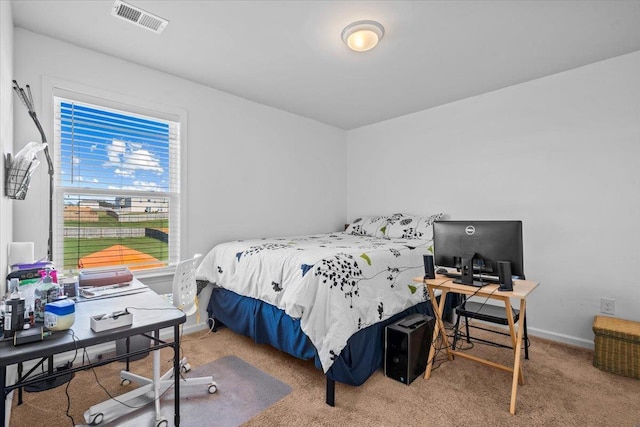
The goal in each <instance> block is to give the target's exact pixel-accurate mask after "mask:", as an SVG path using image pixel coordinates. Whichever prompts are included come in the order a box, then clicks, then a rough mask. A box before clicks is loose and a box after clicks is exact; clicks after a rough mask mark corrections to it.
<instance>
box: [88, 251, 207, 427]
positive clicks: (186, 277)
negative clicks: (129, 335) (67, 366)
mask: <svg viewBox="0 0 640 427" xmlns="http://www.w3.org/2000/svg"><path fill="white" fill-rule="evenodd" d="M199 258H200V255H199V254H198V255H196V256H195V257H193V258H191V259H188V260H185V261H181V262H180V263H178V265H177V266H176V270H175V274H174V276H173V285H172V289H173V293H172V294H167V295H165V297H167V299H168V300H170V301H172V304H173V305H174V306H175V307H177V308H179V309H180V310H182V311H183V312H184V313H185V314H186V315H187V317H188V316H192V315H193V314H195V313H196V312H197V311H198V305H197V284H196V278H195V270H196V265H197V264H198V260H199ZM157 334H158V331H156V332H155V335H154V338H155V339H159V336H157ZM190 370H191V367H190V365H189V363H187V359H186V357H185V358H182V360H180V371H181V372H183V373H186V372H189V371H190ZM120 378H121V382H120V383H121V384H122V385H125V384H129V383H130V382H131V381H133V382H136V383H138V384H140V387H138V388H136V389H135V390H132V391H130V392H128V393H125V394H122V395H120V396H118V397H116V398H115V399H109V400H107V401H105V402H102V403H99V404H97V405H94V406H92V407H91V408H89V410H87V411H86V412H85V414H84V418H85V421H86V422H87V423H88V424H90V425H98V424H101V423H102V422H108V421H111V420H113V419H116V418H118V417H120V416H122V415H124V414H126V413H129V412H131V411H132V410H134V409H137V408H138V407H140V406H142V405H144V403H151V401H154V402H155V413H156V422H155V426H156V427H167V426H168V425H169V423H168V421H167V419H166V418H165V417H163V416H162V415H161V414H160V397H161V396H162V394H163V393H164V392H165V391H166V390H167V389H168V388H169V387H171V386H172V385H173V384H174V380H173V367H172V368H171V369H169V370H168V371H167V372H165V373H164V374H163V375H162V376H161V375H160V351H159V350H156V351H153V378H146V377H143V376H140V375H137V374H134V373H132V372H130V371H121V372H120ZM193 385H205V386H207V391H208V392H209V393H210V394H213V393H215V392H216V391H217V390H218V385H217V384H216V382H215V381H213V377H211V376H208V377H198V378H182V380H181V381H180V387H181V388H182V387H183V386H193ZM150 399H152V400H150Z"/></svg>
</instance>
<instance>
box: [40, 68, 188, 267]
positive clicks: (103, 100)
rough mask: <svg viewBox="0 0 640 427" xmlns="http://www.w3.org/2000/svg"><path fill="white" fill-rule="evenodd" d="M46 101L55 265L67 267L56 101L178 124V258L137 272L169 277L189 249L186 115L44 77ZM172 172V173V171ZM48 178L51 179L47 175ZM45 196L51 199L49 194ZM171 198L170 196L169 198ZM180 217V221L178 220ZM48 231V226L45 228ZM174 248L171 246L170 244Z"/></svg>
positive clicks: (175, 236) (175, 222) (172, 219)
mask: <svg viewBox="0 0 640 427" xmlns="http://www.w3.org/2000/svg"><path fill="white" fill-rule="evenodd" d="M42 90H43V97H42V99H43V100H46V101H45V105H44V108H43V119H44V121H45V123H47V124H50V125H51V131H50V132H49V137H50V143H49V150H50V151H51V156H52V158H53V163H54V176H53V178H54V190H53V213H52V216H53V258H54V259H53V261H54V263H55V265H56V266H57V265H60V266H61V267H60V268H62V266H63V265H64V262H63V257H64V253H63V250H64V249H63V248H64V241H63V240H62V238H63V237H62V236H61V235H60V231H61V230H62V226H61V225H60V221H63V209H64V201H63V193H64V191H63V190H62V180H61V177H60V166H61V155H60V150H59V147H58V144H59V141H57V140H56V135H55V133H56V130H55V129H54V126H55V114H56V113H55V104H56V101H55V98H56V97H60V98H65V99H70V100H74V101H77V102H82V103H88V104H91V105H95V106H98V107H104V108H109V109H116V110H121V111H122V112H125V113H127V112H128V113H132V114H140V115H144V116H149V117H153V118H158V119H161V120H168V121H174V122H176V123H178V125H179V127H180V134H179V137H178V138H177V143H178V150H179V151H178V153H177V155H178V156H179V160H178V166H179V172H178V173H179V175H178V176H176V179H177V180H178V188H177V198H176V199H177V202H178V204H179V209H178V211H177V212H175V211H174V213H173V214H172V215H171V216H170V228H171V230H174V228H173V227H176V229H177V230H178V232H177V233H175V234H174V232H173V231H172V236H173V239H175V240H177V242H176V241H175V240H174V243H173V245H175V247H174V246H170V248H169V252H170V254H171V253H175V259H170V260H169V264H168V265H167V266H166V267H162V268H149V269H143V270H136V276H137V277H154V276H162V275H166V274H170V273H172V272H173V270H174V269H175V264H176V263H177V262H179V261H180V259H183V258H184V256H183V255H184V254H185V253H186V248H187V247H188V246H187V221H186V218H187V191H186V189H187V173H186V171H187V143H186V141H187V112H186V110H184V109H181V108H178V107H173V106H167V105H165V104H160V103H156V102H151V101H145V100H142V99H140V98H138V97H132V96H130V95H124V94H120V93H117V92H111V91H107V90H102V89H96V88H91V87H87V86H84V85H81V84H77V83H73V82H68V81H64V80H61V79H58V78H53V77H48V76H44V77H43V89H42ZM170 173H172V172H170ZM47 178H48V176H47ZM67 192H71V193H77V192H86V193H93V194H99V193H100V190H96V189H87V190H86V191H76V190H74V189H71V191H67ZM160 195H163V197H164V195H167V193H157V192H156V193H155V194H153V192H140V197H146V196H155V197H158V196H160ZM46 197H48V192H47V195H46ZM167 197H168V196H167ZM176 215H177V218H176ZM45 228H46V227H45ZM170 245H171V243H170Z"/></svg>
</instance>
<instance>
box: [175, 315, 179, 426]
mask: <svg viewBox="0 0 640 427" xmlns="http://www.w3.org/2000/svg"><path fill="white" fill-rule="evenodd" d="M173 377H174V380H175V383H174V385H173V389H174V396H173V398H174V400H175V407H174V416H173V424H174V425H175V426H176V427H178V426H179V425H180V325H175V326H174V327H173Z"/></svg>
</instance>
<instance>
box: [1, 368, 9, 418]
mask: <svg viewBox="0 0 640 427" xmlns="http://www.w3.org/2000/svg"><path fill="white" fill-rule="evenodd" d="M6 382H7V367H6V366H4V365H3V366H0V392H2V402H0V403H2V408H0V420H1V421H2V424H0V427H4V426H5V425H6V421H5V419H4V418H5V417H6V416H7V414H6V411H5V407H6V404H7V395H6V394H5V384H6Z"/></svg>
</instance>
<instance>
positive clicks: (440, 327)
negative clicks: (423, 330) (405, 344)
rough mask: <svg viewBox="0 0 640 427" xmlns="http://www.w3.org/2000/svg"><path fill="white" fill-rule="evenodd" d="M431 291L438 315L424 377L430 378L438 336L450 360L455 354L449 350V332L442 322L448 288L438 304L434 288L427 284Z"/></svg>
mask: <svg viewBox="0 0 640 427" xmlns="http://www.w3.org/2000/svg"><path fill="white" fill-rule="evenodd" d="M425 286H426V287H427V290H428V292H429V298H430V299H431V303H432V304H431V305H432V306H433V309H434V311H435V313H434V314H435V316H436V327H435V330H434V331H433V336H432V338H431V346H430V347H429V358H428V359H427V369H426V370H425V372H424V379H425V380H428V379H429V378H430V377H431V369H432V368H433V359H434V358H435V354H436V343H437V342H438V336H439V335H441V336H442V342H443V345H444V347H445V349H446V351H447V358H448V359H449V360H453V355H452V354H451V351H450V350H449V340H448V338H447V332H446V330H445V327H444V323H443V322H442V313H443V311H444V303H445V301H446V299H447V290H446V289H443V290H442V294H441V295H440V302H439V303H438V304H434V301H437V300H436V295H435V292H433V288H432V287H431V286H429V285H425Z"/></svg>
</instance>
